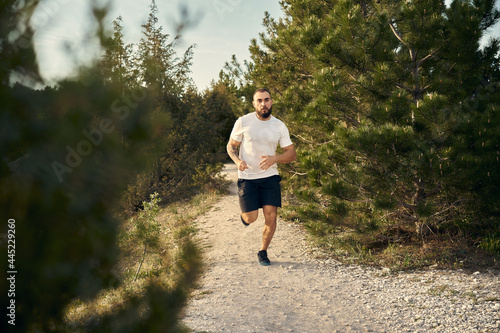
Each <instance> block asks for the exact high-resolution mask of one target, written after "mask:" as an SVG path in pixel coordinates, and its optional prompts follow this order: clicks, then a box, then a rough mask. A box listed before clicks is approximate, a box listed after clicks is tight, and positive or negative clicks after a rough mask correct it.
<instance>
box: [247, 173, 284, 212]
mask: <svg viewBox="0 0 500 333" xmlns="http://www.w3.org/2000/svg"><path fill="white" fill-rule="evenodd" d="M280 181H281V177H280V176H278V175H275V176H271V177H267V178H262V179H238V196H239V198H240V208H241V212H242V213H248V212H251V211H254V210H258V209H259V208H262V207H263V206H267V205H269V206H275V207H281V187H280Z"/></svg>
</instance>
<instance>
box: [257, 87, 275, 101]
mask: <svg viewBox="0 0 500 333" xmlns="http://www.w3.org/2000/svg"><path fill="white" fill-rule="evenodd" d="M263 92H267V93H268V94H269V96H270V97H271V99H273V96H272V95H271V92H270V91H269V90H268V89H267V88H260V89H257V90H255V92H254V93H253V96H252V99H253V98H254V97H255V94H256V93H263Z"/></svg>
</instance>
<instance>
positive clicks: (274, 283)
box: [183, 164, 500, 333]
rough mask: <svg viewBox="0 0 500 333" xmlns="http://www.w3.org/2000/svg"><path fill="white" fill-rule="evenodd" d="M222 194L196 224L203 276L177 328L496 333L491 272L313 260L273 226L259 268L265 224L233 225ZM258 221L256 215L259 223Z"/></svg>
mask: <svg viewBox="0 0 500 333" xmlns="http://www.w3.org/2000/svg"><path fill="white" fill-rule="evenodd" d="M224 172H225V173H226V174H227V176H228V178H229V179H230V180H231V181H232V185H231V187H230V193H229V194H228V195H226V196H224V197H223V198H222V199H221V200H220V201H219V202H218V203H217V204H216V205H215V206H214V207H213V208H212V209H211V210H210V211H209V212H208V213H207V214H206V215H204V216H202V217H199V218H198V220H197V221H196V226H197V228H198V229H199V234H198V241H199V242H200V245H201V246H202V248H203V251H204V260H205V263H206V271H205V273H204V275H203V277H202V278H201V281H200V286H199V289H197V290H195V292H194V294H193V296H192V298H191V300H190V302H189V304H188V306H187V308H186V311H185V316H184V318H183V323H184V324H185V325H186V326H187V327H189V328H191V329H192V330H193V331H194V332H214V333H218V332H237V333H239V332H256V333H259V332H306V333H309V332H310V333H317V332H327V333H332V332H460V333H462V332H500V275H499V272H495V271H491V272H489V273H479V272H476V273H474V274H468V273H466V272H463V271H460V270H457V271H441V270H425V271H415V272H401V273H398V274H391V273H390V272H389V271H388V270H383V269H382V270H380V269H375V268H363V267H360V266H353V265H344V264H341V263H339V262H337V261H335V260H333V259H317V256H315V253H317V252H318V251H319V250H318V249H315V248H314V247H312V246H311V245H310V244H309V243H308V241H307V236H306V234H305V232H304V231H303V230H302V229H301V228H300V226H297V225H295V224H290V223H287V222H284V221H281V220H278V228H277V231H276V234H275V236H274V238H273V241H272V243H271V246H270V248H269V250H268V254H269V259H270V260H271V262H272V264H271V266H267V267H265V266H260V265H259V264H258V262H257V252H258V250H259V247H260V243H261V237H262V227H263V223H264V222H263V217H262V216H260V217H259V219H258V220H257V221H256V222H254V223H253V224H252V225H250V226H248V227H245V226H243V224H242V223H241V221H240V219H239V206H238V197H237V194H236V184H235V181H236V178H237V175H236V173H237V170H236V167H235V166H234V165H230V164H228V165H226V167H225V171H224ZM261 215H262V214H261Z"/></svg>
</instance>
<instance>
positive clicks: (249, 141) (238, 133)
mask: <svg viewBox="0 0 500 333" xmlns="http://www.w3.org/2000/svg"><path fill="white" fill-rule="evenodd" d="M231 138H232V139H233V140H235V141H238V142H241V145H240V156H239V157H240V159H241V160H243V161H245V162H247V164H248V169H246V170H245V171H240V170H238V178H241V179H260V178H266V177H271V176H274V175H277V174H278V166H277V165H276V163H274V164H273V165H272V166H271V167H270V168H269V169H267V170H262V169H261V168H260V166H259V163H260V162H261V161H262V158H261V156H265V155H276V149H277V148H278V143H279V145H280V147H288V146H290V145H291V144H292V140H290V134H289V133H288V129H287V127H286V125H285V124H284V123H283V122H282V121H281V120H279V119H277V118H275V117H273V116H271V117H270V119H268V120H260V119H259V118H257V114H256V113H255V112H253V113H249V114H247V115H244V116H243V117H240V118H238V120H237V121H236V123H235V124H234V127H233V131H232V132H231Z"/></svg>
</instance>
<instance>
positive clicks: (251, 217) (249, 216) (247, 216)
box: [241, 211, 259, 223]
mask: <svg viewBox="0 0 500 333" xmlns="http://www.w3.org/2000/svg"><path fill="white" fill-rule="evenodd" d="M241 215H242V216H243V219H244V220H245V222H246V223H252V222H255V221H256V220H257V218H258V217H259V211H252V212H248V213H243V214H241Z"/></svg>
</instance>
